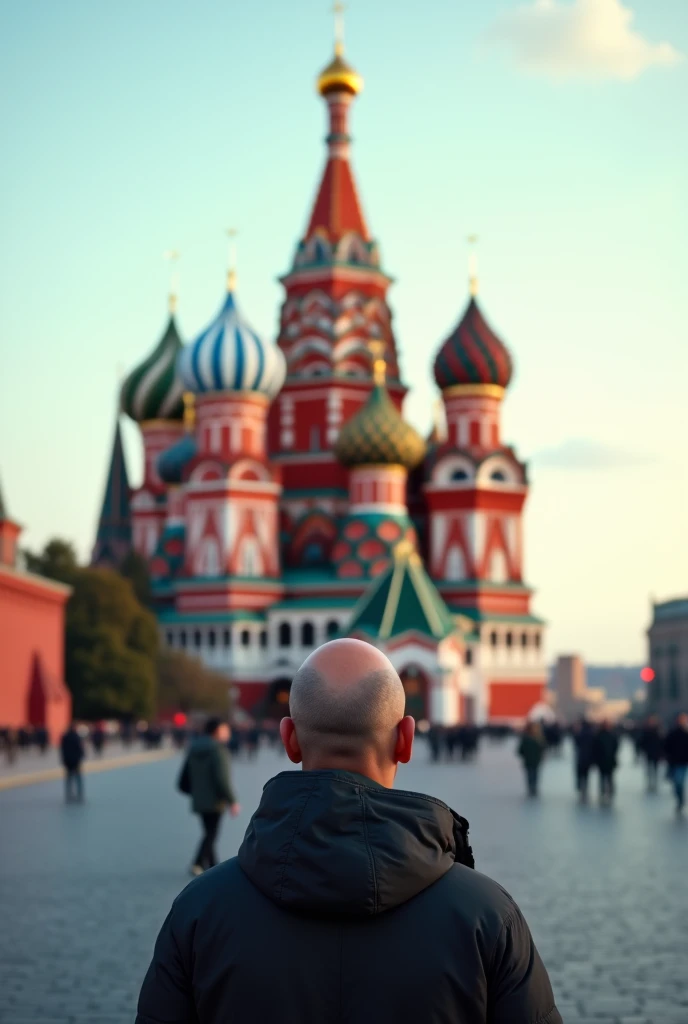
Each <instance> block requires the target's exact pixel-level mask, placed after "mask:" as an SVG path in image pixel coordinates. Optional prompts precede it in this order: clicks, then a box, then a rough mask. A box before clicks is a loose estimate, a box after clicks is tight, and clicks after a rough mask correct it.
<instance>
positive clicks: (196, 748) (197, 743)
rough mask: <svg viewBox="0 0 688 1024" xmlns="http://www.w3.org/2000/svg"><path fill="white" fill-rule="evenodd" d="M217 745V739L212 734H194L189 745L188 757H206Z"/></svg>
mask: <svg viewBox="0 0 688 1024" xmlns="http://www.w3.org/2000/svg"><path fill="white" fill-rule="evenodd" d="M216 747H217V741H216V740H214V739H213V737H212V736H195V737H194V739H192V741H191V744H190V746H189V757H201V758H202V757H207V756H208V754H212V753H213V751H214V750H215V748H216Z"/></svg>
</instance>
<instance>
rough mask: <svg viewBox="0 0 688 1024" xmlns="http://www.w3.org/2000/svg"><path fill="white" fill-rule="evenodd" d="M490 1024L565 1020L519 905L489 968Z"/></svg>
mask: <svg viewBox="0 0 688 1024" xmlns="http://www.w3.org/2000/svg"><path fill="white" fill-rule="evenodd" d="M487 1020H488V1024H562V1019H561V1015H560V1013H559V1011H558V1010H557V1008H556V1005H555V1003H554V995H553V994H552V986H551V984H550V980H549V976H548V974H547V971H546V970H545V965H544V964H543V962H542V960H541V959H540V954H539V953H538V951H537V949H536V948H535V943H534V942H533V937H532V935H531V934H530V929H529V928H528V925H527V924H526V922H525V919H524V917H523V914H522V913H521V911H520V910H519V909H518V907H516V908H515V909H514V911H513V913H512V914H511V915H510V916H509V917H508V918H507V920H506V921H505V922H504V925H503V926H502V930H501V932H500V934H499V938H498V939H497V942H496V944H495V948H494V951H493V953H492V959H491V963H490V969H489V972H488V1013H487Z"/></svg>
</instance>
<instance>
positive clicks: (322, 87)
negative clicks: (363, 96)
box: [318, 46, 363, 96]
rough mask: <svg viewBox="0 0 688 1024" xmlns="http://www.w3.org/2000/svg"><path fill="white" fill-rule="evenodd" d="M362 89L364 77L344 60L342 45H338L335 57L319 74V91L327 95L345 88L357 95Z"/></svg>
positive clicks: (322, 94)
mask: <svg viewBox="0 0 688 1024" xmlns="http://www.w3.org/2000/svg"><path fill="white" fill-rule="evenodd" d="M362 89H363V79H362V77H361V76H360V75H359V73H358V71H356V70H354V68H352V67H351V65H350V64H347V62H346V61H345V60H344V56H343V51H342V49H341V47H340V46H336V47H335V52H334V58H333V59H332V60H331V61H330V63H329V64H328V65H327V67H326V68H323V70H322V71H321V72H320V75H319V76H318V92H319V93H320V95H321V96H326V95H327V93H328V92H341V91H342V90H344V91H346V92H350V93H352V94H353V95H354V96H357V95H358V94H359V92H361V90H362Z"/></svg>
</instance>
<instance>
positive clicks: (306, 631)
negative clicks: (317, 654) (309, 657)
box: [301, 622, 315, 647]
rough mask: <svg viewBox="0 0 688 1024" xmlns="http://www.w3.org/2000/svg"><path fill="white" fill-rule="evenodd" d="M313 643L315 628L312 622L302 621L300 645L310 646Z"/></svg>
mask: <svg viewBox="0 0 688 1024" xmlns="http://www.w3.org/2000/svg"><path fill="white" fill-rule="evenodd" d="M314 644H315V628H314V626H313V623H312V622H304V623H303V625H302V626H301V646H302V647H312V646H313V645H314Z"/></svg>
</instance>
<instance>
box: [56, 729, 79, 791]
mask: <svg viewBox="0 0 688 1024" xmlns="http://www.w3.org/2000/svg"><path fill="white" fill-rule="evenodd" d="M84 754H85V751H84V744H83V741H82V739H81V736H80V735H79V733H78V732H77V730H76V726H75V725H74V724H72V725H70V727H69V729H67V732H66V733H64V735H63V737H62V739H61V740H60V758H61V760H62V764H63V766H64V769H65V800H66V801H67V803H68V804H71V803H74V802H76V803H82V802H83V799H84V780H83V778H82V776H81V762H82V761H83V759H84Z"/></svg>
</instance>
